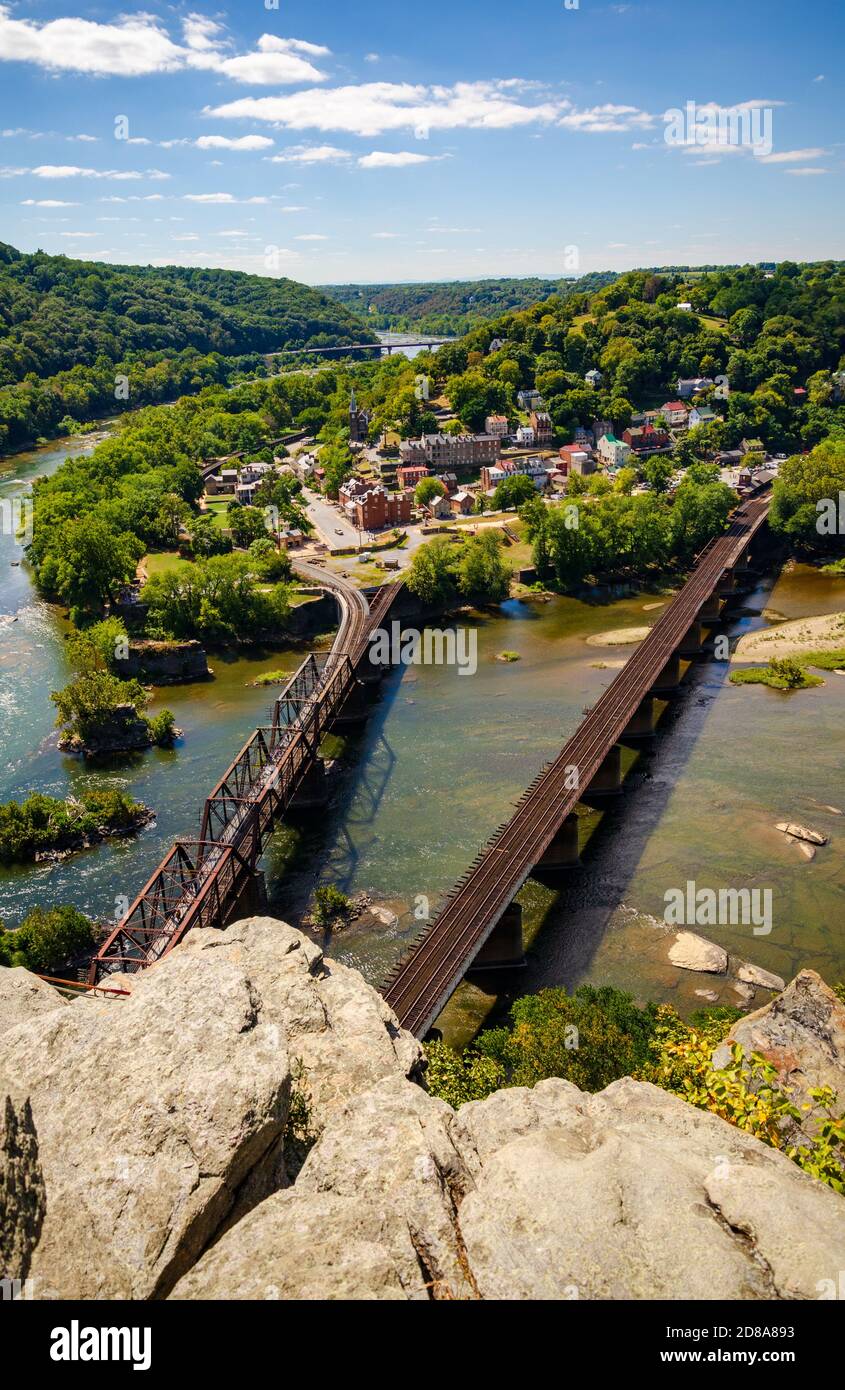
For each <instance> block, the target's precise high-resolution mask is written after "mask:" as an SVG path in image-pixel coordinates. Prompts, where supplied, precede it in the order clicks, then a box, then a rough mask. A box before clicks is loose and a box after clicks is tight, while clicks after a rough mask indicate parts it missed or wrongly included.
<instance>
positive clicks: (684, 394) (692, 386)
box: [678, 376, 716, 401]
mask: <svg viewBox="0 0 845 1390" xmlns="http://www.w3.org/2000/svg"><path fill="white" fill-rule="evenodd" d="M715 384H716V383H715V382H714V380H713V378H712V377H709V376H691V377H680V378H679V380H678V396H679V397H680V399H681V400H682V401H688V400H689V399H690V397H691V396H698V395H699V394H700V393H701V392H702V391H705V390H706V389H707V387H708V386H715Z"/></svg>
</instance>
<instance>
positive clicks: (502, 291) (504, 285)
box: [319, 270, 617, 334]
mask: <svg viewBox="0 0 845 1390" xmlns="http://www.w3.org/2000/svg"><path fill="white" fill-rule="evenodd" d="M616 278H617V277H616V271H613V270H601V271H591V272H590V273H589V274H588V275H582V276H579V277H575V278H573V277H569V276H562V277H561V278H559V279H555V278H548V279H546V278H542V277H536V276H530V277H526V278H524V279H519V278H513V279H510V278H507V277H505V278H501V279H489V280H486V279H485V280H451V281H450V280H443V281H427V282H422V283H420V284H381V285H361V284H357V285H356V284H349V285H321V286H320V287H319V288H320V289H321V291H322V293H323V294H325V295H328V297H329V298H330V299H333V300H335V301H336V302H337V303H339V304H343V305H344V306H345V307H346V308H347V309H351V310H352V311H353V312H355V313H357V314H358V315H359V316H360V317H361V318H362V319H364V321H365V322H366V323H367V324H368V325H369V327H370V328H376V329H380V330H384V329H394V330H399V331H408V330H417V329H418V330H419V331H420V332H424V333H436V334H460V333H466V332H467V331H468V330H469V329H470V328H472V327H473V326H474V325H475V324H476V323H479V322H481V321H483V320H484V319H493V318H497V317H498V315H499V314H504V313H508V312H509V311H512V310H517V309H527V308H528V307H529V306H530V305H532V304H536V303H538V301H540V300H543V299H548V298H549V297H550V296H551V295H553V294H555V295H559V296H561V297H562V298H564V299H565V298H568V296H569V295H571V294H592V293H593V292H594V291H596V290H600V289H603V288H604V286H605V285H609V284H612V282H613V281H614V280H615V279H616Z"/></svg>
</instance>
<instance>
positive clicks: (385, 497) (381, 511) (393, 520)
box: [344, 486, 411, 531]
mask: <svg viewBox="0 0 845 1390" xmlns="http://www.w3.org/2000/svg"><path fill="white" fill-rule="evenodd" d="M344 511H345V512H346V513H347V515H348V516H349V519H350V520H351V522H352V524H353V526H355V527H357V529H358V530H359V531H383V530H384V528H385V527H386V526H400V525H403V524H405V523H406V522H409V521H410V520H411V494H410V493H409V492H388V491H387V490H386V489H385V488H383V487H378V486H376V487H371V488H368V489H367V490H366V491H364V492H363V493H361V494H358V495H357V496H355V497H354V498H353V499H352V500H351V501H350V502H349V503H348V504H347V505H346V507H345V508H344Z"/></svg>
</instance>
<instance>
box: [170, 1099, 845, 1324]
mask: <svg viewBox="0 0 845 1390" xmlns="http://www.w3.org/2000/svg"><path fill="white" fill-rule="evenodd" d="M843 1258H845V1204H843V1203H842V1199H841V1198H840V1197H839V1196H837V1194H836V1193H834V1192H833V1191H832V1190H831V1189H829V1188H827V1187H824V1186H823V1185H822V1184H820V1183H817V1182H816V1181H815V1180H814V1179H812V1178H810V1177H808V1176H807V1175H806V1174H805V1173H803V1172H801V1171H800V1169H798V1168H797V1167H796V1166H795V1165H794V1164H793V1163H791V1162H790V1161H789V1160H788V1159H787V1158H785V1157H784V1156H783V1155H782V1154H780V1153H778V1152H776V1151H775V1150H773V1149H770V1148H767V1147H766V1146H765V1145H763V1144H761V1143H760V1142H759V1141H758V1140H756V1139H753V1138H750V1137H749V1136H747V1135H745V1134H743V1133H742V1132H741V1131H740V1130H738V1129H735V1128H734V1127H732V1126H730V1125H728V1124H726V1123H725V1122H724V1121H723V1120H720V1119H718V1118H717V1117H716V1116H714V1115H711V1114H708V1113H706V1112H703V1111H699V1110H696V1109H694V1108H693V1107H692V1106H689V1105H687V1104H686V1103H685V1102H684V1101H682V1100H680V1099H678V1098H677V1097H675V1096H672V1095H670V1094H668V1093H667V1092H665V1091H662V1090H659V1089H658V1088H656V1087H653V1086H650V1085H647V1084H645V1083H640V1082H635V1081H631V1080H630V1079H629V1078H625V1079H624V1080H622V1081H618V1082H614V1084H613V1085H612V1086H609V1087H608V1088H607V1089H606V1090H605V1091H603V1092H602V1093H601V1094H599V1095H595V1096H592V1095H587V1094H584V1093H582V1092H580V1091H578V1090H577V1088H576V1087H574V1086H572V1085H571V1084H570V1083H568V1082H565V1081H543V1082H541V1083H540V1084H539V1085H537V1086H536V1087H534V1089H533V1090H525V1089H521V1088H513V1089H509V1090H504V1091H499V1092H497V1093H496V1094H495V1095H493V1096H491V1097H490V1098H489V1099H487V1100H485V1101H480V1102H475V1103H473V1104H471V1105H466V1106H464V1107H463V1108H462V1109H461V1110H460V1111H459V1112H458V1113H457V1114H455V1113H453V1112H451V1111H450V1110H449V1109H448V1107H446V1106H444V1105H443V1103H442V1102H440V1101H437V1100H434V1099H433V1098H430V1097H427V1096H425V1095H424V1094H422V1093H421V1092H420V1091H419V1090H417V1089H415V1088H414V1087H413V1086H409V1085H408V1084H407V1083H404V1082H401V1081H398V1080H396V1079H393V1080H390V1081H384V1082H382V1083H380V1084H379V1085H378V1086H377V1087H375V1088H374V1089H373V1090H372V1091H371V1092H370V1093H369V1094H367V1095H365V1096H360V1097H358V1098H357V1099H356V1100H355V1101H353V1102H352V1103H351V1104H350V1105H349V1106H348V1107H347V1108H346V1109H345V1111H344V1112H343V1113H342V1114H340V1115H338V1116H337V1118H336V1120H335V1123H334V1125H333V1126H332V1128H331V1129H328V1130H327V1131H326V1132H325V1133H324V1135H323V1137H322V1138H321V1140H320V1141H319V1142H318V1143H317V1145H316V1146H315V1147H314V1148H313V1149H312V1151H311V1153H310V1155H309V1157H308V1159H307V1162H306V1163H305V1166H304V1167H303V1169H302V1172H301V1174H300V1176H299V1178H298V1180H297V1182H296V1185H295V1186H294V1187H293V1188H290V1189H288V1190H287V1191H286V1192H282V1193H277V1194H276V1195H274V1196H272V1197H270V1198H269V1199H268V1200H267V1201H265V1202H263V1203H262V1204H261V1205H260V1206H258V1207H257V1208H256V1209H255V1210H254V1211H253V1212H252V1213H251V1214H250V1215H249V1216H248V1217H247V1218H246V1219H245V1220H244V1221H243V1222H241V1223H240V1225H238V1226H236V1227H235V1228H234V1229H233V1230H231V1231H229V1232H228V1233H227V1234H226V1235H224V1236H223V1237H222V1239H221V1240H220V1241H219V1242H218V1243H217V1244H216V1245H215V1246H214V1247H213V1248H212V1249H210V1250H209V1251H208V1252H207V1253H206V1254H205V1255H204V1256H203V1257H202V1259H201V1260H200V1261H199V1262H198V1264H197V1265H196V1267H195V1268H194V1269H193V1270H192V1271H191V1272H190V1273H189V1274H188V1275H187V1276H186V1277H185V1278H184V1279H182V1280H181V1281H180V1283H179V1284H178V1285H177V1287H176V1289H175V1291H174V1295H173V1296H174V1297H176V1298H208V1299H221V1298H222V1299H230V1298H268V1297H271V1298H272V1297H280V1298H364V1299H372V1298H388V1299H395V1298H410V1299H422V1298H426V1297H428V1298H495V1299H549V1298H552V1299H575V1298H591V1299H595V1298H600V1299H602V1298H606V1299H620V1298H639V1299H650V1298H661V1299H709V1298H729V1299H769V1298H784V1299H794V1298H815V1297H818V1289H819V1285H820V1284H821V1281H823V1280H824V1279H825V1278H827V1277H829V1272H830V1270H831V1269H839V1268H841V1267H842V1264H841V1262H842V1259H843ZM837 1262H838V1263H837Z"/></svg>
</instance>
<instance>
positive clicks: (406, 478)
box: [396, 463, 431, 492]
mask: <svg viewBox="0 0 845 1390" xmlns="http://www.w3.org/2000/svg"><path fill="white" fill-rule="evenodd" d="M430 476H431V469H430V468H429V466H428V464H427V463H400V465H399V467H398V468H397V470H396V479H397V482H398V483H399V486H400V488H402V489H403V490H404V489H405V488H410V489H411V491H412V492H413V490H414V488H415V487H416V485H417V483H420V482H422V480H423V478H428V477H430Z"/></svg>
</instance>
